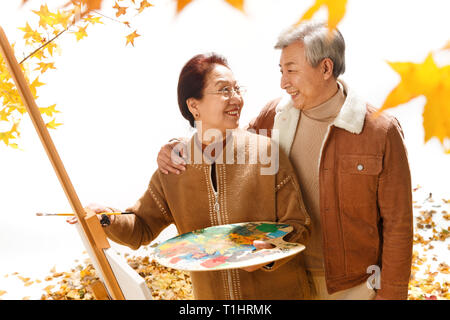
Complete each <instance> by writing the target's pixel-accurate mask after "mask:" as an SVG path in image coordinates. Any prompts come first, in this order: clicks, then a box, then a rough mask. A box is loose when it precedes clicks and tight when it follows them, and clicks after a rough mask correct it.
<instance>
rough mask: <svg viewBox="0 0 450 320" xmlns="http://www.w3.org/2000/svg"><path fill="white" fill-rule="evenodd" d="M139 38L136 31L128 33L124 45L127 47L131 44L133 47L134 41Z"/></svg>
mask: <svg viewBox="0 0 450 320" xmlns="http://www.w3.org/2000/svg"><path fill="white" fill-rule="evenodd" d="M140 36H141V35H140V34H137V33H136V30H134V32H133V33H130V34H129V35H127V37H126V38H127V43H126V44H125V46H126V45H128V44H129V43H131V44H132V45H133V47H134V39H135V38H137V37H140Z"/></svg>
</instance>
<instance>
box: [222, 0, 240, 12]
mask: <svg viewBox="0 0 450 320" xmlns="http://www.w3.org/2000/svg"><path fill="white" fill-rule="evenodd" d="M225 1H226V2H228V3H229V4H230V5H232V6H233V7H234V8H236V9H238V10H240V11H242V12H244V0H225Z"/></svg>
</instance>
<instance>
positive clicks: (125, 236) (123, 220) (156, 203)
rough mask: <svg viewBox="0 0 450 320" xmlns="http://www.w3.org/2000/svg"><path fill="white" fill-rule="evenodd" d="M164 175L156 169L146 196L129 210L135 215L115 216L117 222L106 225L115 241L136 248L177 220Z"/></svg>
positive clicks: (109, 234)
mask: <svg viewBox="0 0 450 320" xmlns="http://www.w3.org/2000/svg"><path fill="white" fill-rule="evenodd" d="M160 178H161V177H160V172H159V171H158V170H157V171H155V173H154V174H153V176H152V178H151V180H150V183H149V185H148V188H147V190H146V191H145V193H144V195H143V196H142V197H141V198H140V199H139V200H138V201H137V202H136V204H135V205H134V206H132V207H130V208H128V209H127V211H128V212H133V214H126V215H118V216H115V219H114V222H113V223H111V225H110V226H108V227H105V228H104V229H105V232H106V235H107V236H108V237H109V238H110V239H111V240H113V241H115V242H117V243H119V244H122V245H126V246H128V247H130V248H132V249H134V250H136V249H138V248H139V247H140V246H141V245H147V244H149V243H150V242H151V241H152V240H153V239H155V238H156V237H157V236H158V235H159V233H160V232H161V231H162V230H163V229H164V228H166V227H167V226H168V225H170V224H171V223H173V218H172V215H171V213H170V210H169V207H168V206H167V203H166V200H165V197H164V191H163V189H162V184H161V181H160Z"/></svg>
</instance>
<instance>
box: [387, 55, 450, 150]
mask: <svg viewBox="0 0 450 320" xmlns="http://www.w3.org/2000/svg"><path fill="white" fill-rule="evenodd" d="M389 65H390V66H391V68H392V69H394V71H396V72H397V73H398V74H399V75H400V77H401V81H400V83H399V84H398V85H397V87H395V88H394V89H393V90H392V91H391V92H390V93H389V95H388V96H387V98H386V100H385V102H384V104H383V106H382V107H381V108H380V110H379V112H381V111H383V110H386V109H389V108H393V107H396V106H398V105H400V104H403V103H406V102H408V101H410V100H411V99H414V98H416V97H418V96H422V95H423V96H425V98H426V100H427V102H426V104H425V106H424V110H423V128H424V130H425V139H424V140H425V142H427V141H428V140H430V139H431V138H432V137H437V138H438V139H439V141H440V142H441V143H442V145H444V140H445V139H449V138H450V65H447V66H444V67H438V66H437V65H436V63H435V61H434V59H433V56H432V54H431V53H430V54H429V55H428V56H427V58H426V59H425V61H424V62H423V63H413V62H389ZM444 149H445V151H446V152H448V153H450V149H446V147H445V146H444Z"/></svg>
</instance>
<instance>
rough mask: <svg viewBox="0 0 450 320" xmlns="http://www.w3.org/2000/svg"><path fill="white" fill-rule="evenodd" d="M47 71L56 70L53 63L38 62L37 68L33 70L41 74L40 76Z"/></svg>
mask: <svg viewBox="0 0 450 320" xmlns="http://www.w3.org/2000/svg"><path fill="white" fill-rule="evenodd" d="M48 69H56V68H55V63H54V62H49V63H45V62H39V63H38V67H37V68H36V69H34V70H40V71H41V74H42V73H44V72H46V71H47V70H48Z"/></svg>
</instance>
